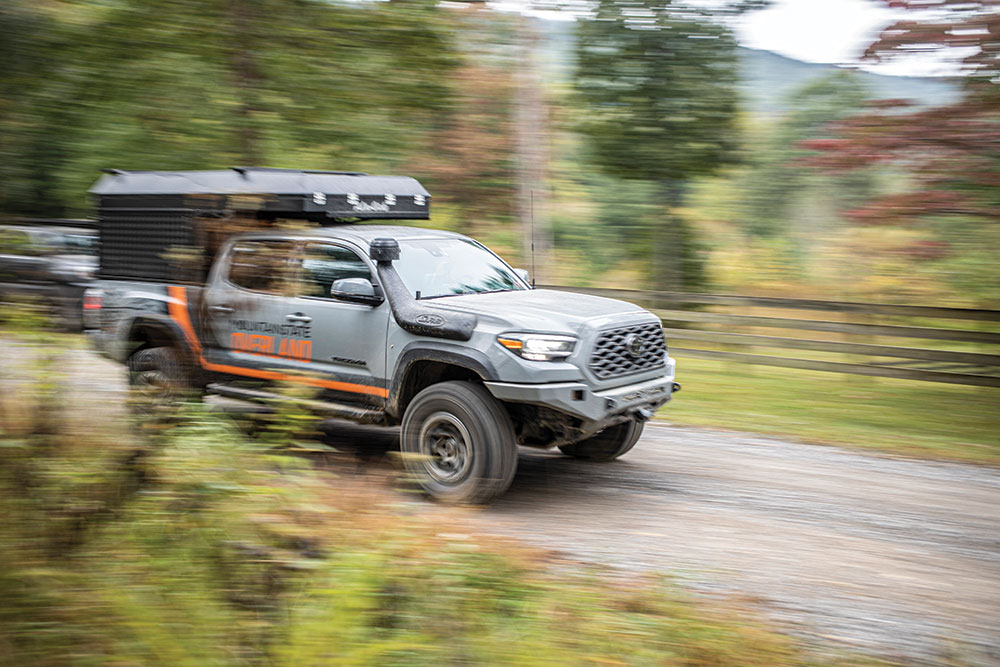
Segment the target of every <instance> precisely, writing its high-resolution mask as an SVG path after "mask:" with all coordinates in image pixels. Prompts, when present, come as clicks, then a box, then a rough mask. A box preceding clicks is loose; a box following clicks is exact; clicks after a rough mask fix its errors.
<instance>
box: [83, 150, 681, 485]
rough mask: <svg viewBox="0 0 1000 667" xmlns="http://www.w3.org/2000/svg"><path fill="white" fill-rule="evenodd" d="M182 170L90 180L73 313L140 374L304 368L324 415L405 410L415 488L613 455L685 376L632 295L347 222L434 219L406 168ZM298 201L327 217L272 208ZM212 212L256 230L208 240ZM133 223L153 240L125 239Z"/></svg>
mask: <svg viewBox="0 0 1000 667" xmlns="http://www.w3.org/2000/svg"><path fill="white" fill-rule="evenodd" d="M177 173H178V172H114V173H112V174H110V175H109V176H107V177H105V178H104V179H102V180H101V181H99V182H98V184H97V186H95V188H94V190H93V192H94V193H95V194H97V196H98V197H99V199H100V202H99V210H100V222H101V224H100V229H101V234H102V245H101V247H102V257H101V269H100V273H99V277H98V280H97V281H96V282H95V284H94V287H93V288H92V289H91V290H90V291H89V292H88V294H87V296H86V300H85V311H84V316H85V320H86V325H87V329H88V331H89V333H90V335H91V337H92V339H93V340H94V342H95V343H96V345H97V347H98V348H99V349H100V350H101V351H103V352H104V353H106V354H107V355H108V356H110V357H112V358H113V359H116V360H118V361H120V362H123V363H125V364H126V365H127V367H128V369H129V377H130V380H131V382H132V383H133V384H135V385H146V386H149V385H153V386H162V387H177V386H181V385H184V386H188V387H195V388H199V389H202V390H204V391H205V392H206V393H214V394H219V395H223V396H228V397H232V398H238V399H244V400H255V399H261V398H266V397H269V396H272V395H273V394H271V393H270V392H269V389H268V385H269V384H271V383H273V382H276V381H292V382H300V383H305V384H308V385H312V386H314V387H316V389H317V391H318V392H319V400H318V401H317V403H318V404H319V405H320V406H321V409H320V410H319V412H321V413H323V414H326V415H328V416H332V417H338V418H345V419H349V420H353V421H356V422H359V423H371V424H381V425H387V426H392V425H400V426H401V437H400V442H401V449H402V453H403V457H402V459H403V461H404V463H405V465H406V467H407V469H408V471H409V472H411V473H412V474H413V476H414V477H415V479H416V480H417V481H418V482H419V483H420V485H421V486H422V487H423V489H425V490H426V491H427V492H428V493H429V494H431V495H432V496H434V497H437V498H440V499H445V500H451V501H458V502H474V503H481V502H486V501H488V500H490V499H491V498H494V497H496V496H497V495H499V494H501V493H503V492H504V491H505V490H506V489H507V487H508V485H509V484H510V482H511V479H512V478H513V476H514V472H515V468H516V465H517V446H518V445H522V446H529V447H541V448H549V447H559V448H560V449H561V450H562V451H563V452H565V453H566V454H568V455H571V456H576V457H580V458H585V459H591V460H596V461H610V460H613V459H615V458H617V457H619V456H621V455H622V454H624V453H625V452H627V451H628V450H629V449H631V448H632V446H633V445H634V444H635V443H636V441H637V440H638V439H639V436H640V434H641V432H642V427H643V424H644V422H645V421H646V420H648V419H649V418H650V417H651V416H652V415H653V412H654V411H655V410H656V409H657V408H659V407H660V406H662V405H663V404H664V403H666V402H667V401H668V400H670V398H671V395H672V393H673V392H674V391H675V390H677V389H679V385H677V384H676V383H675V382H674V361H673V360H672V359H671V358H670V357H669V356H668V354H667V349H666V344H665V342H664V338H663V333H662V329H661V327H660V322H659V320H658V319H657V318H656V317H655V316H654V315H653V314H651V313H649V312H648V311H645V310H643V309H642V308H639V307H638V306H635V305H633V304H630V303H626V302H623V301H616V300H612V299H605V298H600V297H595V296H589V295H582V294H574V293H569V292H562V291H552V290H544V289H533V288H532V286H531V285H530V283H529V282H528V279H527V276H526V274H525V273H524V272H523V271H519V270H515V269H512V268H511V267H510V266H509V265H508V264H507V263H505V262H504V261H503V260H502V259H501V258H500V257H498V256H497V255H496V254H494V253H493V252H491V251H490V250H489V249H488V248H486V247H485V246H483V245H482V244H480V243H478V242H477V241H475V240H473V239H470V238H468V237H465V236H462V235H460V234H456V233H452V232H444V231H434V230H428V229H422V228H417V227H411V226H384V225H374V224H341V222H340V221H343V220H344V219H350V218H355V217H356V218H366V219H372V218H390V217H397V218H424V217H427V215H428V213H427V208H428V206H429V199H430V196H429V195H428V194H427V193H426V191H424V190H423V188H422V187H421V186H420V185H419V184H418V183H417V182H416V181H414V180H413V179H404V178H399V177H373V176H367V175H364V174H356V173H350V174H343V173H333V172H299V171H290V170H265V169H254V170H250V169H242V170H232V173H229V172H226V171H217V172H183V179H179V178H177V177H176V176H175V175H176V174H177ZM261 193H270V194H268V195H267V196H266V197H264V198H263V199H256V200H254V201H253V203H250V204H248V203H247V198H248V197H250V196H251V195H255V196H256V195H259V194H261ZM213 198H214V199H213ZM143 202H145V203H143ZM144 206H145V207H146V208H143V207H144ZM238 206H243V207H244V209H243V210H242V211H240V210H238V209H236V208H234V207H238ZM247 207H249V209H248V208H247ZM164 209H170V210H171V211H175V212H173V213H165V212H163V210H164ZM313 209H319V212H318V213H317V211H316V210H313ZM176 211H180V213H177V212H176ZM351 214H353V215H351ZM171 216H174V217H173V218H171ZM289 218H295V219H298V220H302V219H306V220H313V221H314V222H316V221H319V222H321V223H324V224H323V226H319V227H314V228H308V229H298V230H293V229H289V228H288V227H287V226H282V225H281V224H278V221H279V220H283V219H284V220H287V219H289ZM248 219H249V220H251V221H252V223H251V224H245V221H246V220H248ZM239 220H243V221H244V223H239V222H238V221H239ZM330 223H334V224H330ZM220 228H222V229H229V230H232V229H249V231H244V232H242V233H238V234H232V233H229V234H222V235H221V240H220V241H219V242H218V243H217V247H213V246H212V243H211V238H213V230H216V231H217V230H218V229H220ZM215 236H219V234H215ZM143 237H147V238H149V239H154V240H155V243H157V244H159V246H160V250H159V252H156V249H155V248H154V249H150V248H145V247H135V246H143V241H142V238H143ZM165 239H166V240H165ZM166 243H169V244H170V246H169V248H168V247H167V246H165V245H164V244H166ZM130 244H131V245H132V246H133V247H135V252H134V253H128V252H125V251H126V250H127V249H128V246H129V245H130ZM154 245H155V244H154ZM178 246H180V247H187V248H189V249H190V248H194V249H206V248H207V249H208V252H206V253H192V252H188V253H187V255H185V253H183V252H178V251H177V247H178ZM143 252H145V253H146V254H147V259H146V260H145V261H136V258H135V253H140V254H141V253H143ZM185 256H186V257H187V258H188V261H187V262H186V263H185V262H179V263H178V262H177V261H175V262H173V264H171V262H170V261H168V260H165V259H164V258H165V257H175V258H176V257H182V258H183V257H185ZM191 257H194V259H193V260H192V259H191ZM192 267H193V268H192ZM199 272H201V274H200V275H199ZM171 273H175V274H180V275H183V276H184V278H185V280H175V279H171V278H170V277H169V274H171Z"/></svg>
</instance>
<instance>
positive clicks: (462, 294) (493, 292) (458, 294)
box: [420, 287, 517, 301]
mask: <svg viewBox="0 0 1000 667" xmlns="http://www.w3.org/2000/svg"><path fill="white" fill-rule="evenodd" d="M516 289H517V288H515V287H503V288H501V289H488V290H483V291H481V292H480V291H475V290H474V291H472V292H451V293H449V294H433V295H431V296H421V297H420V300H421V301H423V300H424V299H441V298H443V297H446V296H469V295H470V294H495V293H496V292H514V291H516Z"/></svg>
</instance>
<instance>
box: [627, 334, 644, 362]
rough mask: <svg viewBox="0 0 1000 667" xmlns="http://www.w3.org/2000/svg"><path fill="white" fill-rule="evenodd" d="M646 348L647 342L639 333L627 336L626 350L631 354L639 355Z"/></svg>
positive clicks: (633, 355)
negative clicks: (645, 342)
mask: <svg viewBox="0 0 1000 667" xmlns="http://www.w3.org/2000/svg"><path fill="white" fill-rule="evenodd" d="M644 348H645V344H644V343H643V342H642V338H640V337H639V336H638V335H637V334H634V333H633V334H629V335H628V336H626V337H625V351H626V352H628V353H629V356H632V357H638V356H639V355H641V354H642V350H643V349H644Z"/></svg>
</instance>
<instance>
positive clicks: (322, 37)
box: [0, 0, 456, 214]
mask: <svg viewBox="0 0 1000 667" xmlns="http://www.w3.org/2000/svg"><path fill="white" fill-rule="evenodd" d="M4 12H5V13H6V16H5V17H4V18H5V19H6V18H7V17H10V20H9V21H8V20H5V21H4V22H3V31H4V33H3V35H2V37H0V41H4V39H3V38H7V39H10V40H11V41H10V42H8V43H7V45H6V48H7V49H8V50H9V51H10V52H11V53H12V54H13V56H14V57H12V58H11V59H10V60H8V61H5V62H6V64H7V66H6V67H5V68H4V71H3V73H2V74H0V90H3V91H5V92H6V93H7V94H6V95H4V97H5V100H4V101H3V103H0V123H2V127H3V128H4V133H3V134H4V139H3V141H2V142H0V164H2V165H3V169H4V175H5V176H7V178H4V179H3V184H2V185H0V207H2V208H3V210H4V211H6V212H15V213H17V212H22V213H30V214H39V213H42V212H48V213H52V214H58V213H63V212H66V211H67V210H71V211H77V212H78V211H85V210H86V206H85V201H84V198H83V192H84V191H85V189H86V188H87V187H88V186H89V185H90V184H91V183H92V182H93V180H94V179H95V175H96V174H97V173H98V171H99V169H101V168H105V167H118V168H124V169H143V168H146V169H195V168H212V167H226V166H230V165H233V164H255V165H271V166H295V167H310V166H311V167H314V168H338V167H339V168H350V169H366V168H370V167H373V166H375V167H378V166H381V167H384V168H390V167H391V166H392V165H393V164H397V163H399V162H400V161H402V160H403V159H405V158H407V157H408V156H409V155H410V153H411V152H412V150H413V149H414V148H415V147H416V146H418V145H419V142H420V140H421V138H422V137H423V135H424V134H425V133H426V132H428V131H429V130H430V129H431V128H432V127H433V125H434V121H435V114H436V113H437V112H439V111H440V110H441V109H442V108H444V106H445V105H446V103H447V100H448V99H449V90H448V87H447V83H446V77H445V74H446V73H447V72H448V71H449V70H450V69H451V68H452V67H453V66H454V65H455V64H456V59H455V53H454V47H453V45H452V43H451V37H450V33H449V31H448V29H447V28H448V26H447V17H446V16H444V15H443V13H442V11H441V10H437V9H435V7H434V3H432V2H429V1H427V0H418V1H417V2H412V3H402V4H401V3H381V2H371V3H368V2H364V3H335V2H326V1H323V0H302V1H301V2H287V1H285V0H241V1H240V2H227V1H224V0H183V1H174V0H170V1H167V0H149V1H146V0H143V1H142V2H139V1H137V0H124V1H122V2H114V3H107V2H98V1H96V0H76V1H74V2H66V3H55V4H49V3H46V4H44V5H39V4H38V3H28V2H25V1H24V0H14V1H13V2H12V3H6V5H5V8H4Z"/></svg>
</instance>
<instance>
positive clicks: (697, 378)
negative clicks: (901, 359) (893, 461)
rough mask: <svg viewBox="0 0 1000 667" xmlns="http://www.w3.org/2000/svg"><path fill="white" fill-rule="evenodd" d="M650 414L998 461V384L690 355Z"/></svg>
mask: <svg viewBox="0 0 1000 667" xmlns="http://www.w3.org/2000/svg"><path fill="white" fill-rule="evenodd" d="M677 367H678V371H677V379H678V381H680V382H681V384H682V385H683V386H684V389H683V391H681V392H680V393H679V394H677V396H676V398H675V399H674V400H673V401H671V402H670V403H668V404H667V406H666V407H664V408H663V409H662V410H661V411H660V412H659V414H658V415H657V416H658V417H659V418H661V419H665V420H667V421H669V422H671V423H673V424H677V425H691V426H710V427H717V428H727V429H737V430H743V431H751V432H754V433H770V434H774V435H785V436H790V437H794V438H796V439H802V440H807V441H810V442H817V443H824V444H836V445H845V446H850V447H859V448H864V449H871V450H875V451H881V452H885V453H889V454H900V455H904V456H916V457H923V458H941V459H953V460H959V461H968V462H973V463H986V464H990V465H1000V412H998V411H997V409H996V407H997V405H1000V389H992V388H989V387H966V386H962V385H945V384H937V383H933V382H915V381H908V380H893V379H888V378H877V379H876V378H868V377H859V376H848V375H839V374H835V373H820V372H814V371H804V370H795V369H787V368H770V367H766V366H747V365H744V364H737V363H730V362H723V361H709V360H703V359H691V358H687V357H682V358H680V359H678V361H677Z"/></svg>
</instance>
